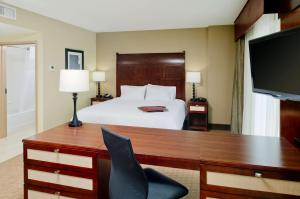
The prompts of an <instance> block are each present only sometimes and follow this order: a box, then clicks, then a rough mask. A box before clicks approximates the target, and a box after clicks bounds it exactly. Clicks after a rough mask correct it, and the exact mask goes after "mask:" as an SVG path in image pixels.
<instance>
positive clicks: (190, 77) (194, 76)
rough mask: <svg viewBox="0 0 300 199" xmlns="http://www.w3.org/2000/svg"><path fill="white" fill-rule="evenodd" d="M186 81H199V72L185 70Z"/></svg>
mask: <svg viewBox="0 0 300 199" xmlns="http://www.w3.org/2000/svg"><path fill="white" fill-rule="evenodd" d="M186 82H188V83H201V72H187V73H186Z"/></svg>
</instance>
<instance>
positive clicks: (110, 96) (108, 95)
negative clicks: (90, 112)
mask: <svg viewBox="0 0 300 199" xmlns="http://www.w3.org/2000/svg"><path fill="white" fill-rule="evenodd" d="M103 98H107V99H112V98H113V96H112V95H110V94H108V93H106V94H104V95H103Z"/></svg>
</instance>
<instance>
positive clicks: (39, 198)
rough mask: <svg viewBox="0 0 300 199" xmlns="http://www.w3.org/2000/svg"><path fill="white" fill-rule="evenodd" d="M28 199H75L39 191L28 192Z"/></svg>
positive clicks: (56, 193) (58, 193) (57, 193)
mask: <svg viewBox="0 0 300 199" xmlns="http://www.w3.org/2000/svg"><path fill="white" fill-rule="evenodd" d="M28 199H76V198H73V197H72V198H71V197H66V196H63V195H61V193H60V192H55V193H54V194H52V193H44V192H40V191H34V190H28Z"/></svg>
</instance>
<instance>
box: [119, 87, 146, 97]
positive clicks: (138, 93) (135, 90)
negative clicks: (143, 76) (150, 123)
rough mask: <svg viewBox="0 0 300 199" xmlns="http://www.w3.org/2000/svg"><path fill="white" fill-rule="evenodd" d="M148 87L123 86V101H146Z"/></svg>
mask: <svg viewBox="0 0 300 199" xmlns="http://www.w3.org/2000/svg"><path fill="white" fill-rule="evenodd" d="M145 94H146V86H128V85H122V86H121V96H120V98H121V99H125V100H145Z"/></svg>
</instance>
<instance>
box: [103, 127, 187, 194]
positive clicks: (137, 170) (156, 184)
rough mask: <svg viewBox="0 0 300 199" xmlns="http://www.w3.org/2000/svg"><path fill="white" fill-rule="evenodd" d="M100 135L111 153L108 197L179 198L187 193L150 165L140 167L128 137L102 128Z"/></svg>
mask: <svg viewBox="0 0 300 199" xmlns="http://www.w3.org/2000/svg"><path fill="white" fill-rule="evenodd" d="M102 135H103V139H104V143H105V145H106V147H107V149H108V152H109V154H110V156H111V172H110V179H109V196H110V199H179V198H181V197H183V196H185V195H187V194H188V190H187V188H186V187H184V186H183V185H181V184H179V183H178V182H176V181H174V180H172V179H170V178H168V177H166V176H164V175H162V174H160V173H159V172H157V171H155V170H153V169H150V168H146V169H143V168H142V167H141V165H140V164H139V163H138V161H137V160H136V158H135V155H134V153H133V149H132V145H131V141H130V139H129V138H127V137H123V136H121V135H117V134H115V133H112V132H110V131H109V130H108V129H105V128H102Z"/></svg>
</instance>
